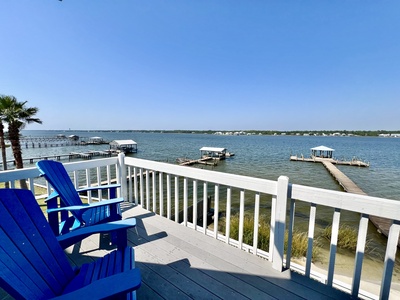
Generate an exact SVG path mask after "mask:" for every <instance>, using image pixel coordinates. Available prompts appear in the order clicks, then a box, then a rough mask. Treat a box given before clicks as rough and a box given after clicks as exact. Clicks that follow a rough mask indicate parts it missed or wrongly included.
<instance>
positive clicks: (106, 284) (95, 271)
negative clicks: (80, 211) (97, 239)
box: [0, 189, 141, 299]
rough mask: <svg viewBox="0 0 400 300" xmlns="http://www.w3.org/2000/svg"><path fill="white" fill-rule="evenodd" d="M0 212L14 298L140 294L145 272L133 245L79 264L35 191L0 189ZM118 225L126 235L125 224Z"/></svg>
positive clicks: (4, 280)
mask: <svg viewBox="0 0 400 300" xmlns="http://www.w3.org/2000/svg"><path fill="white" fill-rule="evenodd" d="M0 216H1V218H0V225H1V230H0V241H1V242H0V275H1V279H0V284H1V288H3V289H4V290H5V291H6V292H7V293H9V294H10V295H11V296H12V297H14V298H16V299H49V298H54V297H58V296H63V297H61V298H60V299H89V298H90V299H104V298H112V299H114V298H115V297H117V296H118V297H121V298H122V297H124V298H127V299H132V298H135V296H136V293H135V290H136V289H138V288H139V286H140V284H141V276H140V271H139V269H136V268H135V267H134V264H135V261H134V250H133V248H131V247H125V248H123V249H118V250H114V251H113V252H111V253H109V254H107V255H106V256H104V257H103V258H100V259H98V260H96V261H94V262H93V263H90V264H84V265H82V266H81V267H80V268H78V269H74V268H72V267H71V265H70V264H69V262H68V258H67V256H66V254H65V253H64V251H63V249H62V248H61V246H60V244H59V243H58V241H57V238H56V236H55V235H54V233H53V231H52V230H51V228H50V225H49V223H48V222H47V220H46V218H45V217H44V214H43V213H42V211H41V209H40V207H39V205H38V204H37V202H36V199H35V197H34V196H33V194H32V192H31V191H29V190H21V189H0ZM124 221H125V220H123V221H117V222H115V223H119V222H124ZM109 224H110V223H107V224H101V225H95V226H92V227H91V228H90V227H88V228H85V230H88V229H89V228H90V229H93V228H96V226H100V227H105V226H108V225H109ZM115 228H118V229H117V231H125V234H126V227H125V228H124V226H116V227H115ZM115 228H114V229H115ZM83 232H84V230H76V231H74V232H71V233H67V234H65V235H64V236H60V237H63V238H64V239H65V238H67V237H68V236H69V235H70V234H73V235H76V234H78V233H83ZM85 234H88V233H87V232H86V233H85Z"/></svg>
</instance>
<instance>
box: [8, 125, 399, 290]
mask: <svg viewBox="0 0 400 300" xmlns="http://www.w3.org/2000/svg"><path fill="white" fill-rule="evenodd" d="M23 134H24V135H25V136H32V137H34V136H40V137H43V136H48V137H55V136H56V135H57V134H65V135H67V136H68V135H71V134H76V135H78V136H80V137H94V136H100V137H102V138H103V139H104V140H107V141H112V140H115V139H133V140H134V141H136V142H137V143H138V153H135V154H132V156H133V157H137V158H143V159H150V160H156V161H164V162H171V163H175V161H176V159H177V158H181V157H187V158H199V157H200V151H199V149H200V148H201V147H203V146H209V147H225V148H227V149H228V150H229V151H230V152H234V153H235V156H234V157H232V158H229V159H227V160H225V161H221V162H220V163H219V165H218V166H216V167H214V170H216V171H220V172H228V173H234V174H241V175H248V176H254V177H260V178H265V179H270V180H276V179H277V178H278V177H279V176H280V175H285V176H288V177H289V179H290V182H292V183H297V184H303V185H308V186H314V187H319V188H326V189H332V190H341V187H340V186H339V185H338V184H337V183H336V181H335V180H334V179H333V178H332V177H331V175H330V174H329V173H328V171H327V170H325V168H324V167H323V166H322V164H318V163H317V164H313V163H303V162H291V161H290V160H289V156H290V155H291V154H297V155H301V154H303V155H304V156H309V154H310V148H312V147H316V146H320V145H324V146H327V147H330V148H334V149H335V152H334V156H335V157H336V158H345V159H348V160H350V159H351V158H353V157H357V158H361V159H363V160H365V161H368V162H370V167H369V168H359V167H352V166H340V169H341V170H342V171H343V172H344V173H345V174H346V175H347V176H349V177H350V178H351V179H352V180H353V181H354V182H355V183H356V184H357V185H358V186H359V187H360V188H361V189H362V190H364V191H365V192H366V193H367V194H369V195H371V196H378V197H385V198H390V199H396V200H400V154H399V151H400V139H399V138H377V137H376V138H373V137H314V136H218V135H209V134H162V133H126V132H73V131H68V132H56V131H23ZM108 148H109V147H108V145H98V146H94V145H91V146H69V147H49V148H28V149H26V148H23V157H24V158H30V157H38V156H44V155H54V154H68V153H70V152H73V151H74V152H85V151H89V150H106V149H108ZM8 151H9V152H8V158H9V159H10V158H11V157H12V156H11V152H10V149H8ZM210 168H211V167H210ZM296 207H297V209H296V221H295V222H296V224H297V226H300V228H303V229H304V230H305V231H306V230H307V226H308V213H309V207H307V206H306V207H303V208H302V207H301V205H300V204H299V205H298V206H296ZM331 218H332V211H331V210H329V209H326V210H324V209H319V211H318V217H317V220H316V230H317V231H321V230H322V229H323V228H325V227H326V226H328V225H329V224H328V223H327V220H331ZM358 220H359V216H358V215H357V214H354V213H351V212H344V213H343V214H342V216H341V221H343V222H345V223H349V224H352V225H353V226H355V227H356V226H358V225H357V224H358ZM368 240H369V241H370V248H371V249H373V251H371V253H368V255H367V257H368V259H367V260H365V262H364V267H363V268H364V269H365V270H372V271H368V274H369V275H368V277H370V278H375V277H376V278H377V279H379V278H380V276H381V275H380V274H382V267H381V265H379V266H377V265H376V261H377V260H378V261H382V259H383V257H384V253H385V252H384V251H385V244H386V239H385V238H384V237H383V236H382V235H380V234H378V233H377V232H376V229H375V228H373V226H370V229H369V234H368ZM322 242H323V244H324V249H325V250H323V251H326V253H325V255H322V256H321V258H320V263H319V264H320V265H321V267H323V266H326V265H327V263H328V261H327V259H328V257H329V255H328V254H327V253H328V252H327V251H328V249H329V245H328V243H327V242H326V241H324V240H322ZM341 252H343V253H341ZM352 257H354V256H353V254H352V253H347V252H346V251H341V250H340V249H339V253H338V257H337V263H336V264H337V265H338V268H340V269H341V272H342V273H343V274H345V275H347V276H351V275H352V269H351V265H352V263H354V262H353V261H350V262H349V259H352ZM396 261H400V258H399V257H398V258H397V259H396ZM378 270H379V271H378ZM373 274H374V275H373ZM393 282H397V283H399V284H400V269H399V266H398V265H397V266H396V269H395V273H394V278H393Z"/></svg>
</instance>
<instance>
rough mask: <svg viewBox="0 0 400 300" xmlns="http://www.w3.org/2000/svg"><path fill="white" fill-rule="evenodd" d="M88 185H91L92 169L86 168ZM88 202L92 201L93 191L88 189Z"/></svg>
mask: <svg viewBox="0 0 400 300" xmlns="http://www.w3.org/2000/svg"><path fill="white" fill-rule="evenodd" d="M86 186H87V187H89V186H91V180H90V169H86ZM87 194H88V203H92V192H91V191H88V193H87Z"/></svg>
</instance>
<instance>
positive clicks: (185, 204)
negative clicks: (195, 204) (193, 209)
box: [183, 177, 188, 226]
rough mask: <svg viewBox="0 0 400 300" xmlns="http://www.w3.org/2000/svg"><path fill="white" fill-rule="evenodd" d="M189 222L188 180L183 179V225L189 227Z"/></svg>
mask: <svg viewBox="0 0 400 300" xmlns="http://www.w3.org/2000/svg"><path fill="white" fill-rule="evenodd" d="M187 221H188V179H187V177H184V178H183V225H184V226H187Z"/></svg>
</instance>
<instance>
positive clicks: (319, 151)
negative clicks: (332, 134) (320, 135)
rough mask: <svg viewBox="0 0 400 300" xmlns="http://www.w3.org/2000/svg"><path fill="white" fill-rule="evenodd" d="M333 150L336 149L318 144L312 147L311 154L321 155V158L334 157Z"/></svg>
mask: <svg viewBox="0 0 400 300" xmlns="http://www.w3.org/2000/svg"><path fill="white" fill-rule="evenodd" d="M333 151H335V149H332V148H328V147H326V146H318V147H314V148H311V156H315V157H320V158H332V157H333Z"/></svg>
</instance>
